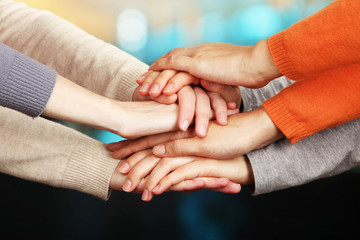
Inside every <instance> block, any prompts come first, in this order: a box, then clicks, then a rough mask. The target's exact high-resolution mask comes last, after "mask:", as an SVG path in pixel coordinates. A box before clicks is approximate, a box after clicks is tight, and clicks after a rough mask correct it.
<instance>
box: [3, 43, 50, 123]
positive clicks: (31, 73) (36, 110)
mask: <svg viewBox="0 0 360 240" xmlns="http://www.w3.org/2000/svg"><path fill="white" fill-rule="evenodd" d="M4 46H5V45H4ZM9 51H13V53H12V54H11V55H12V56H11V55H10V56H11V57H12V62H11V63H10V64H9V66H8V67H9V69H4V70H5V72H4V75H2V76H1V77H2V85H1V86H0V105H2V106H4V107H7V108H11V109H14V110H17V111H20V112H22V113H24V114H26V115H29V116H31V117H37V116H39V115H40V114H41V113H42V112H43V111H44V109H45V107H46V104H47V102H48V100H49V98H50V95H51V93H52V91H53V88H54V86H55V82H56V77H57V73H56V71H55V70H53V69H51V68H49V67H47V66H45V65H43V64H41V63H39V62H36V61H34V60H32V59H31V58H29V57H27V56H25V55H22V54H20V53H19V52H17V51H15V50H12V49H11V50H10V48H7V49H5V52H9ZM3 56H4V55H3ZM3 56H2V57H3ZM8 56H9V55H8Z"/></svg>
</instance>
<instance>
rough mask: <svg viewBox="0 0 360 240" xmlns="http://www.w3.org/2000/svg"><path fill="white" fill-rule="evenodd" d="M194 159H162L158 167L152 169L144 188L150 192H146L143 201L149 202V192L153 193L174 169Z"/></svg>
mask: <svg viewBox="0 0 360 240" xmlns="http://www.w3.org/2000/svg"><path fill="white" fill-rule="evenodd" d="M192 160H193V159H192V158H189V157H179V158H162V159H161V160H160V161H159V162H158V163H157V165H156V166H155V167H154V168H153V169H152V171H151V173H150V174H149V177H148V178H147V180H146V182H145V183H144V188H145V189H146V190H148V192H145V191H144V194H143V196H142V199H143V200H144V201H146V200H148V199H147V197H149V192H151V193H152V190H153V188H154V187H155V186H156V185H157V184H158V183H159V182H160V180H161V179H162V178H163V177H165V176H166V175H168V174H169V173H170V172H172V171H173V170H174V169H176V168H178V167H180V166H182V165H184V164H187V163H189V162H191V161H192ZM149 200H150V199H149Z"/></svg>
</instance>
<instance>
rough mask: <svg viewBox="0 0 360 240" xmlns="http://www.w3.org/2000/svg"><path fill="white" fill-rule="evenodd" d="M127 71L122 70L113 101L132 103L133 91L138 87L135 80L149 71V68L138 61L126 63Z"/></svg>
mask: <svg viewBox="0 0 360 240" xmlns="http://www.w3.org/2000/svg"><path fill="white" fill-rule="evenodd" d="M128 64H129V66H128V67H129V69H126V70H124V73H123V74H122V76H121V78H122V80H121V83H120V84H118V88H117V91H116V96H115V99H116V100H119V101H127V102H129V101H132V99H133V95H134V91H135V89H136V88H137V87H138V86H139V85H138V84H137V83H136V80H137V79H138V78H139V77H140V76H141V75H142V74H144V73H146V72H147V71H148V69H149V66H148V65H146V64H145V63H142V62H141V61H139V60H136V61H130V60H129V61H128Z"/></svg>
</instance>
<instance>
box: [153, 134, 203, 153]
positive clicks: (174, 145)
mask: <svg viewBox="0 0 360 240" xmlns="http://www.w3.org/2000/svg"><path fill="white" fill-rule="evenodd" d="M199 142H200V141H198V140H197V138H186V139H177V140H174V141H171V142H167V143H164V144H160V145H157V146H155V147H153V154H154V155H156V156H158V157H180V156H189V155H191V156H198V154H199V150H200V146H199Z"/></svg>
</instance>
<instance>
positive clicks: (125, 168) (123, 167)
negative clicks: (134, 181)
mask: <svg viewBox="0 0 360 240" xmlns="http://www.w3.org/2000/svg"><path fill="white" fill-rule="evenodd" d="M129 168H130V165H129V164H128V163H127V162H124V163H122V164H121V165H120V167H119V171H120V172H121V173H124V174H125V173H127V171H128V170H129Z"/></svg>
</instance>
